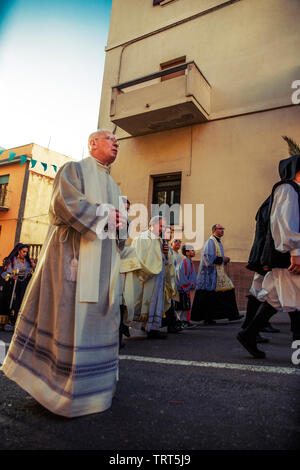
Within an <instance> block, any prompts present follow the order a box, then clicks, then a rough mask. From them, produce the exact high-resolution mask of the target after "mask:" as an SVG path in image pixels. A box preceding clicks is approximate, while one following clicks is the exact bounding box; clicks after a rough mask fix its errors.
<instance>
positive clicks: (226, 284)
mask: <svg viewBox="0 0 300 470" xmlns="http://www.w3.org/2000/svg"><path fill="white" fill-rule="evenodd" d="M210 238H211V239H212V240H213V242H214V244H215V251H216V256H221V257H223V255H222V253H221V248H220V244H219V242H218V241H217V240H216V239H215V237H214V236H213V235H211V237H210ZM216 269H217V284H216V292H222V291H225V290H230V289H233V288H234V285H233V282H232V281H231V279H230V278H229V277H228V276H227V274H226V272H225V268H224V264H223V263H222V264H216Z"/></svg>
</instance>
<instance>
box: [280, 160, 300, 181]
mask: <svg viewBox="0 0 300 470" xmlns="http://www.w3.org/2000/svg"><path fill="white" fill-rule="evenodd" d="M278 171H279V175H280V178H281V179H282V180H293V179H294V178H295V176H296V173H297V172H298V171H300V154H299V155H293V156H292V157H289V158H285V159H284V160H281V161H280V162H279V167H278Z"/></svg>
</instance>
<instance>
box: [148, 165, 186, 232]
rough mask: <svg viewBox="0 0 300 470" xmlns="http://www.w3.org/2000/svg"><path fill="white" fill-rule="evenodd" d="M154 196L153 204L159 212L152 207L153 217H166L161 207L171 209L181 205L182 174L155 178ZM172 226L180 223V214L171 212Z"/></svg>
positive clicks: (170, 221)
mask: <svg viewBox="0 0 300 470" xmlns="http://www.w3.org/2000/svg"><path fill="white" fill-rule="evenodd" d="M152 178H153V195H152V204H153V205H154V206H156V209H157V211H156V210H155V208H154V207H153V206H152V214H151V215H152V216H154V215H164V214H163V213H162V212H161V207H159V206H163V205H164V204H166V205H167V206H169V207H171V206H173V205H174V204H178V205H179V204H180V193H181V173H171V174H168V175H161V176H153V177H152ZM168 222H169V224H170V225H174V224H175V225H177V224H178V223H179V212H178V211H175V212H170V220H169V221H168Z"/></svg>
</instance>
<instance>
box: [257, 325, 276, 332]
mask: <svg viewBox="0 0 300 470" xmlns="http://www.w3.org/2000/svg"><path fill="white" fill-rule="evenodd" d="M259 331H262V332H263V333H280V330H278V328H274V327H273V326H272V325H267V326H265V327H264V328H261V329H260V330H259Z"/></svg>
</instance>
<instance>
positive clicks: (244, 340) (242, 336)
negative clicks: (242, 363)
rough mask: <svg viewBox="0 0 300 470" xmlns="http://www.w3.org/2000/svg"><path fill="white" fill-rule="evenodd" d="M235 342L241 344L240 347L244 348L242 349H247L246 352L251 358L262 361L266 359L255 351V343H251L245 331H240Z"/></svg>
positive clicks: (261, 353)
mask: <svg viewBox="0 0 300 470" xmlns="http://www.w3.org/2000/svg"><path fill="white" fill-rule="evenodd" d="M237 340H238V341H239V342H240V343H241V345H242V346H244V348H246V349H247V351H248V352H249V353H250V354H251V355H252V356H253V357H256V358H258V359H264V358H265V357H266V355H265V353H264V352H263V351H260V350H259V349H257V346H256V341H255V340H254V341H253V340H252V338H251V337H249V335H247V333H246V331H244V330H243V331H240V332H239V333H238V335H237Z"/></svg>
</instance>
